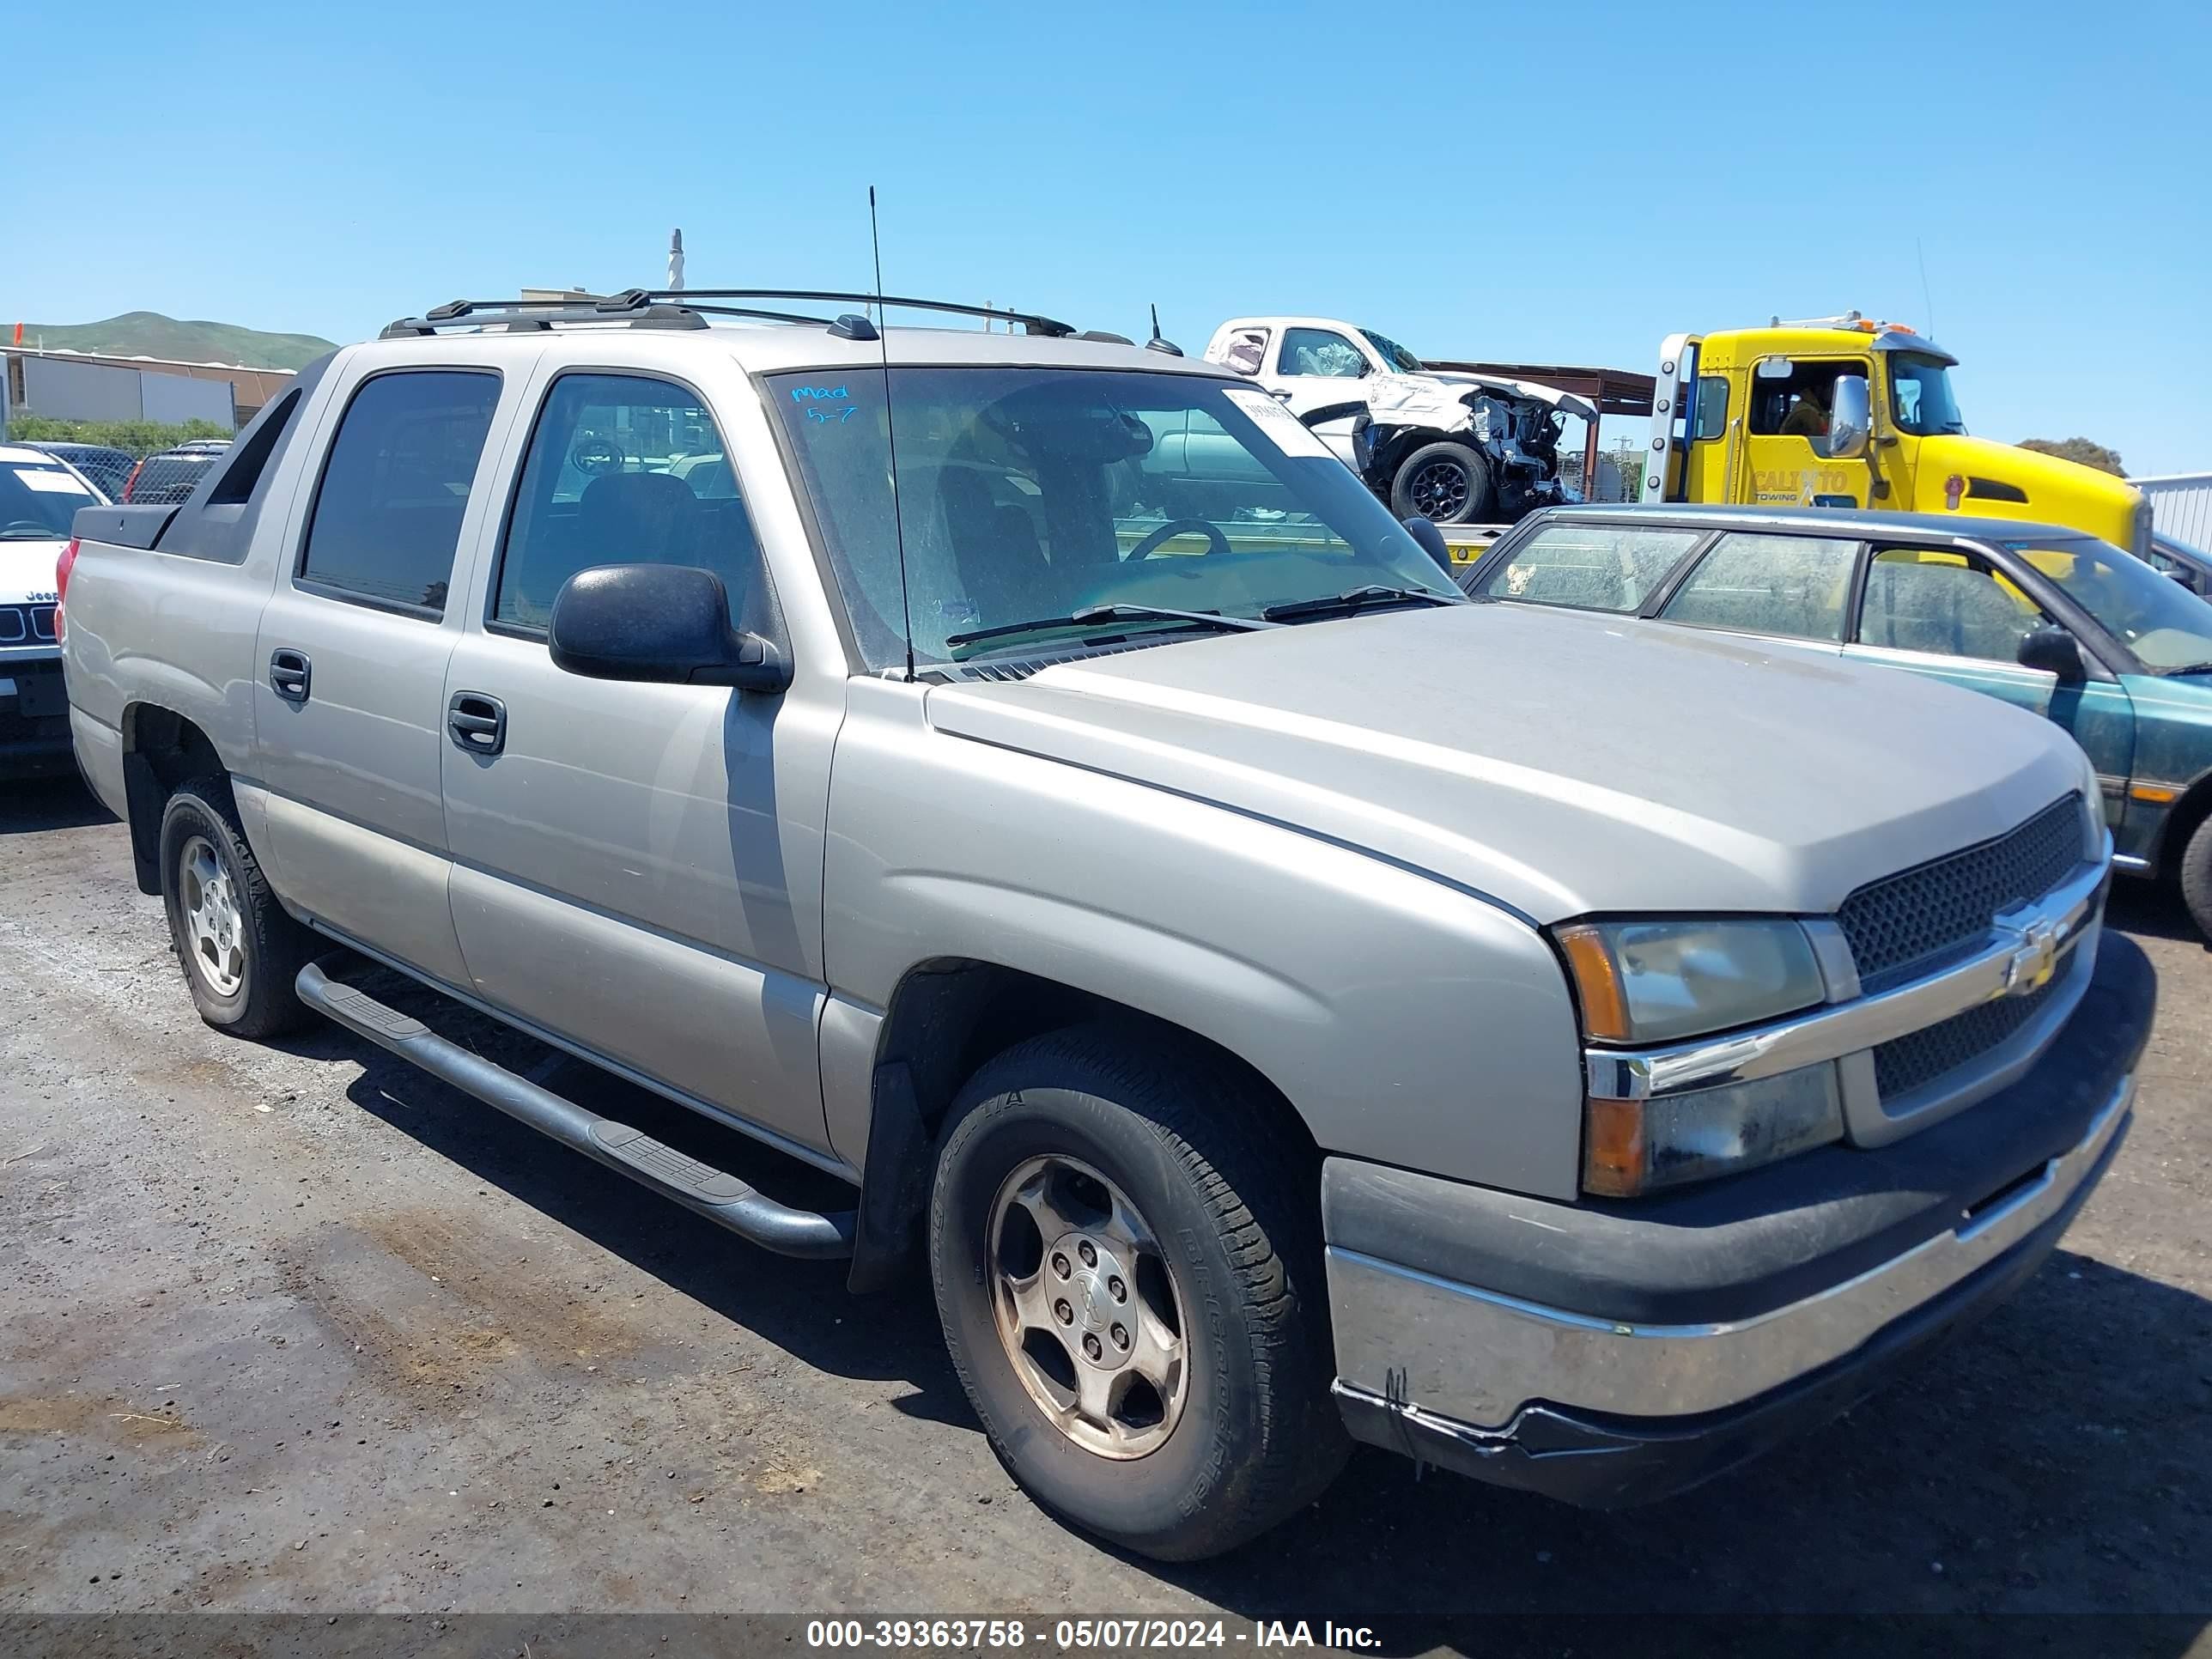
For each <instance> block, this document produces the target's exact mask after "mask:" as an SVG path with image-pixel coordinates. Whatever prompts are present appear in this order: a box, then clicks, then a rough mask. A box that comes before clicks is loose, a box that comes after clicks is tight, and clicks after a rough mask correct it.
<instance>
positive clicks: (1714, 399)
mask: <svg viewBox="0 0 2212 1659" xmlns="http://www.w3.org/2000/svg"><path fill="white" fill-rule="evenodd" d="M1727 430H1728V380H1727V378H1726V377H1725V376H1723V375H1719V374H1700V375H1699V377H1698V422H1697V426H1696V428H1694V429H1693V430H1692V432H1691V434H1690V438H1691V441H1692V442H1694V443H1705V442H1706V441H1709V440H1711V439H1714V438H1717V437H1719V436H1720V435H1722V434H1723V433H1724V432H1726V431H1727Z"/></svg>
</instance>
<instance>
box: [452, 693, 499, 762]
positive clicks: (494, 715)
mask: <svg viewBox="0 0 2212 1659" xmlns="http://www.w3.org/2000/svg"><path fill="white" fill-rule="evenodd" d="M446 730H447V733H448V734H449V735H450V736H451V737H452V738H453V743H454V744H455V746H456V747H458V748H461V749H465V750H468V751H469V753H471V755H496V754H497V753H499V752H500V750H502V749H504V748H506V747H507V705H506V704H505V703H503V702H501V701H500V700H499V699H498V698H497V697H488V696H485V695H484V694H483V692H481V691H456V692H454V693H453V701H452V702H448V703H447V705H446Z"/></svg>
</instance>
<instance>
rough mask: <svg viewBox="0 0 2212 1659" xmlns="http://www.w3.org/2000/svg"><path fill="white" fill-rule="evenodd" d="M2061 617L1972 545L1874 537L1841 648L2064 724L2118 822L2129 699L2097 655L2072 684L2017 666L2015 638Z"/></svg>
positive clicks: (2128, 753)
mask: <svg viewBox="0 0 2212 1659" xmlns="http://www.w3.org/2000/svg"><path fill="white" fill-rule="evenodd" d="M2057 625H2058V624H2057V623H2055V622H2054V621H2053V619H2052V618H2051V617H2050V616H2049V615H2047V614H2046V613H2045V611H2044V610H2043V608H2042V607H2041V606H2040V605H2038V604H2037V603H2036V602H2035V601H2034V599H2032V598H2030V597H2029V596H2028V594H2027V592H2024V591H2023V590H2022V589H2021V586H2020V585H2019V584H2018V583H2016V582H2015V581H2014V580H2012V579H2011V578H2010V577H2008V576H2007V575H2006V574H2004V573H2003V572H2002V571H2001V570H1999V569H1997V568H1996V567H1995V566H1993V565H1992V564H1990V562H1989V561H1988V560H1987V559H1985V558H1984V557H1983V556H1981V555H1980V554H1978V553H1967V552H1963V551H1960V550H1955V549H1952V548H1934V547H1881V546H1877V547H1876V548H1875V551H1874V556H1873V557H1872V558H1871V559H1870V560H1869V562H1868V565H1867V577H1866V591H1865V592H1864V594H1863V598H1862V599H1861V602H1860V605H1859V617H1858V630H1857V635H1856V636H1855V639H1854V642H1853V643H1852V644H1851V645H1850V646H1849V647H1846V648H1845V652H1844V654H1845V655H1846V656H1850V657H1853V658H1857V659H1863V660H1866V661H1871V662H1881V663H1887V664H1888V665H1892V666H1893V667H1898V668H1904V669H1908V670H1910V671H1912V672H1914V673H1918V674H1926V675H1929V676H1930V677H1932V678H1936V679H1941V680H1947V681H1948V682H1949V683H1950V684H1954V685H1962V686H1965V687H1966V688H1967V689H1968V690H1973V691H1979V692H1982V693H1984V694H1985V695H1987V696H1993V697H2002V698H2003V699H2004V700H2005V701H2006V702H2009V703H2013V704H2015V705H2017V706H2018V707H2020V708H2026V709H2028V710H2031V711H2032V712H2033V713H2035V714H2041V715H2043V716H2044V717H2045V719H2047V720H2052V721H2055V722H2056V723H2057V725H2059V726H2063V727H2064V728H2065V729H2066V731H2067V732H2069V733H2070V734H2071V735H2072V737H2073V738H2074V740H2075V742H2076V743H2078V744H2081V748H2082V750H2083V751H2084V752H2085V753H2087V756H2088V757H2089V759H2090V761H2091V763H2093V765H2094V766H2095V767H2096V769H2097V777H2098V781H2099V783H2100V786H2101V793H2102V794H2103V796H2104V803H2103V805H2104V812H2105V821H2106V823H2108V824H2115V825H2116V824H2118V822H2119V819H2120V814H2121V811H2122V810H2123V808H2124V805H2125V798H2126V789H2127V781H2128V775H2129V770H2130V767H2131V766H2132V765H2133V763H2134V757H2135V724H2136V723H2135V709H2134V706H2133V704H2131V703H2130V702H2129V700H2128V694H2127V692H2126V691H2125V690H2124V689H2123V688H2122V686H2121V685H2120V684H2119V682H2118V680H2117V679H2114V678H2109V677H2108V676H2106V675H2104V673H2103V671H2101V670H2100V669H2099V668H2098V667H2097V666H2096V665H2095V664H2094V662H2093V660H2092V661H2091V671H2090V678H2088V679H2087V680H2085V681H2082V682H2081V683H2080V684H2061V683H2060V681H2059V679H2058V678H2057V676H2056V675H2055V674H2051V673H2047V672H2045V671H2042V670H2040V669H2034V668H2026V667H2023V666H2021V663H2020V661H2019V660H2018V655H2017V653H2018V652H2019V650H2020V642H2021V639H2022V638H2023V637H2024V636H2025V635H2027V633H2028V632H2029V630H2031V629H2037V628H2050V627H2055V626H2057ZM2084 653H2085V657H2086V653H2087V647H2084Z"/></svg>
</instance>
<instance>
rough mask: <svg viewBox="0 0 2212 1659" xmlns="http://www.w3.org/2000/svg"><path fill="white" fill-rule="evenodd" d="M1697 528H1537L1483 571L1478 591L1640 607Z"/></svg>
mask: <svg viewBox="0 0 2212 1659" xmlns="http://www.w3.org/2000/svg"><path fill="white" fill-rule="evenodd" d="M1701 533H1702V532H1699V531H1695V530H1627V529H1614V528H1613V527H1612V526H1607V525H1574V524H1562V525H1553V526H1550V527H1548V528H1547V529H1544V530H1540V531H1538V532H1536V533H1535V534H1534V536H1532V537H1530V538H1528V543H1527V544H1526V545H1524V546H1522V547H1520V548H1517V549H1516V550H1514V552H1513V553H1512V554H1511V555H1510V556H1508V558H1507V559H1506V561H1505V562H1504V563H1503V564H1500V565H1499V566H1498V568H1496V569H1494V570H1492V572H1491V573H1490V574H1489V575H1488V576H1486V577H1485V578H1484V579H1483V583H1482V588H1481V591H1482V592H1485V593H1487V594H1490V595H1492V596H1493V597H1495V598H1498V599H1525V600H1527V601H1528V602H1529V603H1531V604H1533V605H1575V606H1577V607H1579V608H1581V609H1583V610H1587V611H1636V610H1639V609H1641V608H1642V606H1643V604H1644V599H1645V597H1646V596H1647V595H1648V594H1649V593H1650V592H1651V590H1652V589H1653V588H1655V587H1656V586H1658V585H1659V583H1660V582H1661V580H1663V579H1664V578H1665V576H1666V574H1667V573H1668V571H1670V570H1672V569H1673V568H1674V567H1675V566H1676V565H1677V564H1679V563H1680V562H1681V560H1682V558H1683V556H1684V555H1686V554H1687V553H1688V552H1689V550H1691V549H1692V548H1693V547H1695V546H1696V545H1697V544H1698V542H1699V538H1700V535H1701Z"/></svg>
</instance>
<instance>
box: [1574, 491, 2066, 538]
mask: <svg viewBox="0 0 2212 1659" xmlns="http://www.w3.org/2000/svg"><path fill="white" fill-rule="evenodd" d="M1536 516H1538V517H1541V519H1542V520H1543V521H1544V522H1545V523H1547V524H1559V523H1569V524H1585V523H1592V522H1600V521H1603V522H1613V521H1626V522H1630V523H1633V524H1639V525H1668V524H1677V525H1695V526H1700V527H1704V528H1708V529H1713V528H1720V527H1723V526H1728V527H1735V526H1745V527H1750V528H1758V529H1762V530H1765V529H1780V530H1794V531H1799V532H1802V531H1806V530H1814V531H1826V530H1832V531H1835V532H1838V533H1839V534H1843V535H1847V536H1850V537H1851V538H1854V539H1855V540H1856V539H1863V538H1866V537H1868V536H1870V535H1871V536H1879V535H1881V534H1883V533H1885V532H1887V533H1889V534H1892V535H1899V536H1948V537H1952V538H1957V539H1959V540H1962V541H1977V542H1990V541H1997V542H2017V541H2066V542H2075V541H2084V540H2094V539H2095V538H2093V537H2092V536H2091V535H2090V534H2089V532H2087V531H2086V530H2075V529H2073V528H2070V527H2069V526H2065V525H2055V524H2036V523H2033V522H2032V521H2030V520H2021V519H1970V518H1966V517H1964V516H1963V515H1961V514H1959V513H1872V512H1868V511H1865V510H1863V509H1862V508H1857V507H1852V508H1844V507H1729V506H1714V505H1711V504H1700V503H1685V504H1682V505H1679V506H1677V505H1671V504H1670V505H1668V506H1665V507H1645V506H1643V505H1641V504H1640V503H1638V502H1634V501H1626V502H1604V503H1597V504H1592V505H1588V506H1582V507H1547V508H1546V509H1545V510H1544V511H1543V513H1541V514H1538V515H1536Z"/></svg>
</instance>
